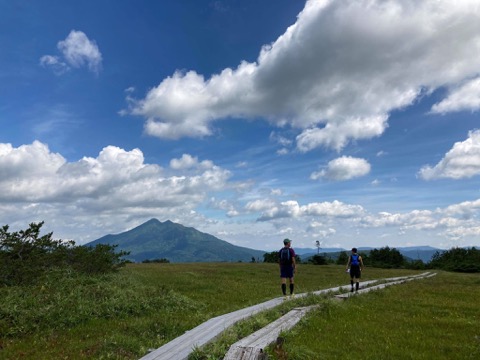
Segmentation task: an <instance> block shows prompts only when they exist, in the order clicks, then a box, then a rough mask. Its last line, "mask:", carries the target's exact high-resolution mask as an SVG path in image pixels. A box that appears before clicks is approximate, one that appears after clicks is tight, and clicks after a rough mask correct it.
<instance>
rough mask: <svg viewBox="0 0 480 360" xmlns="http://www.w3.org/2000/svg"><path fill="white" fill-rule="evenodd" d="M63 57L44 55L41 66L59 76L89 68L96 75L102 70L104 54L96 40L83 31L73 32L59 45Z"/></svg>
mask: <svg viewBox="0 0 480 360" xmlns="http://www.w3.org/2000/svg"><path fill="white" fill-rule="evenodd" d="M57 48H58V50H59V51H60V52H61V53H62V56H54V55H44V56H42V57H41V58H40V64H41V65H42V66H45V67H49V68H51V69H52V70H53V71H54V72H55V73H56V74H57V75H61V74H63V73H65V72H66V71H68V70H70V69H71V68H72V67H73V68H80V67H83V66H87V67H88V69H89V70H90V71H92V72H94V73H98V72H99V71H100V70H101V68H102V54H101V52H100V49H99V48H98V45H97V44H96V42H95V41H94V40H90V39H89V38H88V37H87V35H86V34H85V33H84V32H82V31H76V30H72V31H71V32H70V33H69V34H68V36H67V37H66V38H65V40H61V41H59V42H58V44H57Z"/></svg>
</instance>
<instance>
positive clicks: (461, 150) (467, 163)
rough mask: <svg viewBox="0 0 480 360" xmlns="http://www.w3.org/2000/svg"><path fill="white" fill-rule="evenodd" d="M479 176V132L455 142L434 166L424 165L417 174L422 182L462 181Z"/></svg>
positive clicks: (473, 132) (476, 131)
mask: <svg viewBox="0 0 480 360" xmlns="http://www.w3.org/2000/svg"><path fill="white" fill-rule="evenodd" d="M479 174H480V130H475V131H470V132H469V133H468V139H466V140H465V141H462V142H456V143H455V144H454V145H453V147H452V148H451V149H450V150H449V151H448V152H447V153H446V154H445V156H444V158H443V159H442V160H440V162H439V163H438V164H437V165H435V166H433V167H432V166H430V165H425V166H424V167H422V168H421V169H420V171H419V172H418V176H419V177H420V178H422V179H423V180H436V179H441V178H450V179H456V180H458V179H464V178H471V177H473V176H477V175H479Z"/></svg>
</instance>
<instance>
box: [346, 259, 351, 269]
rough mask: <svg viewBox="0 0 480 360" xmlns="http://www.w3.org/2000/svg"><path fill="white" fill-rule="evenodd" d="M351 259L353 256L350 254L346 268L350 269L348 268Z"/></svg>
mask: <svg viewBox="0 0 480 360" xmlns="http://www.w3.org/2000/svg"><path fill="white" fill-rule="evenodd" d="M351 260H352V257H351V256H349V257H348V261H347V268H346V269H345V270H348V269H349V267H350V261H351Z"/></svg>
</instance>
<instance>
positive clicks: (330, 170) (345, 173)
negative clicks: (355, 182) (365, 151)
mask: <svg viewBox="0 0 480 360" xmlns="http://www.w3.org/2000/svg"><path fill="white" fill-rule="evenodd" d="M370 168H371V166H370V164H369V163H368V161H366V160H365V159H360V158H354V157H351V156H342V157H340V158H337V159H335V160H332V161H330V162H329V163H328V166H327V168H326V169H323V170H321V171H319V172H314V173H312V174H311V175H310V178H311V179H312V180H318V179H320V178H325V179H328V180H334V181H344V180H350V179H353V178H356V177H360V176H364V175H367V174H368V173H369V172H370Z"/></svg>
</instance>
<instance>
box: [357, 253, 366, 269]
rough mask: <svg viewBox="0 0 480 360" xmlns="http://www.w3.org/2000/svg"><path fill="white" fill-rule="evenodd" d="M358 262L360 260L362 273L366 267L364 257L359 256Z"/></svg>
mask: <svg viewBox="0 0 480 360" xmlns="http://www.w3.org/2000/svg"><path fill="white" fill-rule="evenodd" d="M358 260H360V271H363V268H364V267H365V266H363V259H362V257H361V256H359V257H358Z"/></svg>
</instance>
